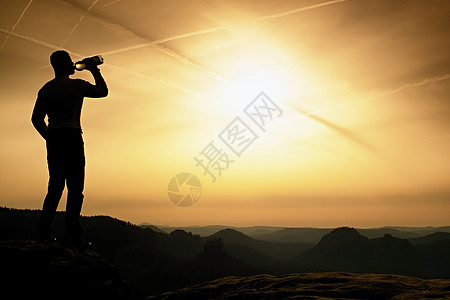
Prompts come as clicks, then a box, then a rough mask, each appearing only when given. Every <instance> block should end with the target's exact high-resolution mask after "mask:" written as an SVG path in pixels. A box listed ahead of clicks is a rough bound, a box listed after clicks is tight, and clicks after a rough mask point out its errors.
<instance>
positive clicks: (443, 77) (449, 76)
mask: <svg viewBox="0 0 450 300" xmlns="http://www.w3.org/2000/svg"><path fill="white" fill-rule="evenodd" d="M447 79H450V74H445V75H441V76H436V77H429V78H425V79H423V80H421V81H416V82H412V83H407V84H404V85H401V86H399V87H397V88H395V89H392V90H387V91H384V92H381V93H378V94H375V95H373V96H370V97H368V98H364V99H360V100H354V101H348V102H345V103H342V104H337V105H333V106H329V107H326V108H322V109H319V110H316V111H312V112H308V115H315V114H318V113H321V112H325V111H329V110H333V109H338V108H341V107H344V106H348V105H353V104H356V103H361V102H367V101H372V100H373V99H376V98H379V97H382V96H385V95H390V94H395V93H398V92H400V91H403V90H405V89H410V88H414V87H419V86H423V85H426V84H429V83H433V82H439V81H443V80H447Z"/></svg>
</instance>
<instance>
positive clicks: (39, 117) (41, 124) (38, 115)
mask: <svg viewBox="0 0 450 300" xmlns="http://www.w3.org/2000/svg"><path fill="white" fill-rule="evenodd" d="M45 115H46V112H45V111H44V110H43V107H42V99H41V98H40V97H39V95H38V98H37V99H36V104H35V105H34V109H33V114H32V115H31V123H33V126H34V128H36V130H37V131H38V132H39V134H40V135H41V136H42V137H43V138H44V139H45V140H46V139H47V124H46V123H45Z"/></svg>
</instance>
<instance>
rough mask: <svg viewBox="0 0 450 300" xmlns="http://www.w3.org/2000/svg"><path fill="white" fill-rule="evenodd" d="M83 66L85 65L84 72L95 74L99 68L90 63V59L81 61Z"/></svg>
mask: <svg viewBox="0 0 450 300" xmlns="http://www.w3.org/2000/svg"><path fill="white" fill-rule="evenodd" d="M83 62H84V64H85V65H86V70H88V71H90V72H96V71H99V68H98V67H97V64H96V63H94V62H93V61H92V59H90V58H86V59H84V60H83Z"/></svg>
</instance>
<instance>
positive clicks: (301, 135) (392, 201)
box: [0, 0, 450, 227]
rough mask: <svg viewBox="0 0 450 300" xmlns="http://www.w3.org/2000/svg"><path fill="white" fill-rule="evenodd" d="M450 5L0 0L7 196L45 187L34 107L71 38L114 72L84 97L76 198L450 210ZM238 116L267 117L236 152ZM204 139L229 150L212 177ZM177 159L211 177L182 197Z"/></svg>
mask: <svg viewBox="0 0 450 300" xmlns="http://www.w3.org/2000/svg"><path fill="white" fill-rule="evenodd" d="M449 15H450V3H449V2H448V1H446V0H441V1H439V0H437V1H406V0H398V1H390V0H381V1H374V0H368V1H358V0H347V1H313V0H309V1H308V0H303V1H293V0H286V1H284V0H282V1H265V0H263V1H242V0H240V1H225V0H223V1H222V0H216V1H191V0H189V1H187V0H186V1H143V0H127V1H125V0H123V1H120V0H99V1H97V0H96V1H93V0H67V1H61V0H34V1H30V0H14V1H12V0H11V1H1V2H0V66H1V69H0V107H1V109H0V122H1V128H2V130H1V131H0V138H1V141H2V147H1V148H0V162H1V173H0V205H2V206H8V207H16V208H30V209H36V208H40V207H41V205H42V201H43V197H44V196H45V192H46V185H47V180H48V175H47V166H46V153H45V143H44V140H42V138H41V137H40V136H39V134H38V133H37V132H36V131H35V130H34V128H33V127H32V125H31V122H30V117H31V111H32V108H33V105H34V102H35V99H36V94H37V91H38V90H39V88H40V87H41V86H42V85H43V84H44V83H45V82H47V81H48V80H50V79H51V78H52V76H53V71H52V69H51V67H50V65H49V56H50V54H51V53H52V52H53V51H54V50H56V49H65V50H67V51H68V52H69V53H71V55H72V58H73V60H74V61H76V60H77V59H80V58H82V57H87V56H91V55H97V54H101V55H103V57H104V59H105V64H104V65H103V66H102V67H101V69H102V73H103V75H104V77H105V79H106V81H107V83H108V86H109V90H110V94H109V96H108V97H107V99H104V100H99V99H85V103H84V108H83V114H82V126H83V131H84V139H85V147H86V157H87V167H86V186H85V203H84V206H83V211H82V214H84V215H95V214H103V215H111V216H114V217H117V218H120V219H125V220H128V221H131V222H135V223H139V222H144V221H146V222H150V223H153V224H161V225H163V224H170V225H193V224H197V225H207V224H228V225H238V226H250V225H279V226H320V227H324V226H340V225H351V226H359V227H370V226H383V225H406V226H423V225H435V226H436V225H449V223H450V156H449V153H450V102H449V99H450V56H449V53H450V40H449V37H448V32H449V30H450V19H449V18H448V16H449ZM75 77H79V78H83V79H86V80H90V81H92V78H91V77H90V74H89V73H88V72H86V71H84V72H79V73H77V74H75ZM261 91H264V92H265V93H266V94H267V96H269V97H270V98H271V99H272V100H273V102H274V103H276V104H277V105H278V106H279V107H280V109H281V110H282V112H283V113H282V115H281V116H280V117H279V118H273V120H271V121H270V122H268V124H267V129H266V130H265V131H262V130H259V131H258V127H255V124H254V123H253V124H252V123H251V122H252V121H251V120H250V119H248V118H247V119H246V118H245V116H246V115H245V113H244V109H245V107H246V106H247V105H248V104H249V103H250V102H251V101H252V100H253V99H254V98H255V97H256V96H257V95H258V94H259V93H260V92H261ZM236 117H241V118H242V120H243V121H245V122H246V123H247V125H248V126H252V128H253V130H254V131H255V133H256V134H257V135H258V139H256V140H255V141H254V142H253V143H252V144H251V145H249V146H248V147H247V148H246V150H245V151H244V152H243V153H242V154H241V156H240V157H238V156H236V155H235V154H234V153H233V152H232V151H231V150H230V149H229V148H227V145H226V144H224V143H223V141H221V140H220V138H219V137H218V135H219V134H220V133H221V132H222V130H224V128H226V127H227V126H228V125H229V124H230V123H231V122H232V121H233V120H234V119H235V118H236ZM269 123H270V124H269ZM211 141H214V144H215V145H217V146H218V147H219V148H221V149H222V151H223V152H226V153H227V154H228V156H229V158H230V159H232V160H234V162H233V163H231V164H230V165H229V168H228V169H226V170H223V171H222V173H221V176H218V177H217V180H216V181H215V182H214V183H213V182H212V180H211V177H210V176H209V175H208V174H206V175H205V174H204V170H203V169H202V168H201V167H200V166H196V161H195V160H194V157H200V152H202V150H204V149H205V147H207V146H208V144H209V143H210V142H211ZM211 170H212V169H211ZM181 172H189V173H192V174H194V175H196V176H197V177H198V178H199V179H200V181H201V182H202V186H203V191H202V195H201V198H200V200H199V201H198V202H197V203H196V204H195V205H194V206H192V207H189V208H180V207H177V206H175V205H173V204H172V203H171V202H170V201H169V199H168V195H167V185H168V183H169V181H170V180H171V178H172V177H173V176H175V175H176V174H178V173H181ZM64 197H65V195H64ZM64 206H65V199H63V200H62V201H61V203H60V209H64Z"/></svg>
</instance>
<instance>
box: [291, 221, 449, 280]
mask: <svg viewBox="0 0 450 300" xmlns="http://www.w3.org/2000/svg"><path fill="white" fill-rule="evenodd" d="M448 253H450V240H446V239H444V240H441V239H437V240H435V241H430V242H429V243H427V244H423V245H420V246H413V245H412V244H411V243H410V242H409V241H408V240H406V239H399V238H395V237H393V236H391V235H389V234H386V235H385V236H384V237H382V238H376V239H368V238H367V237H364V236H362V235H361V234H360V233H359V232H358V231H357V230H356V229H354V228H348V227H342V228H337V229H335V230H333V231H331V232H330V233H328V234H326V235H325V236H324V237H323V238H322V239H321V240H320V242H319V243H318V244H317V245H316V246H314V247H313V248H311V249H309V250H307V251H305V252H303V253H301V254H300V255H299V256H297V261H300V262H301V263H302V265H303V266H304V267H306V268H307V269H314V270H321V271H348V272H375V273H393V274H405V275H412V276H420V277H443V278H450V257H449V256H448Z"/></svg>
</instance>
